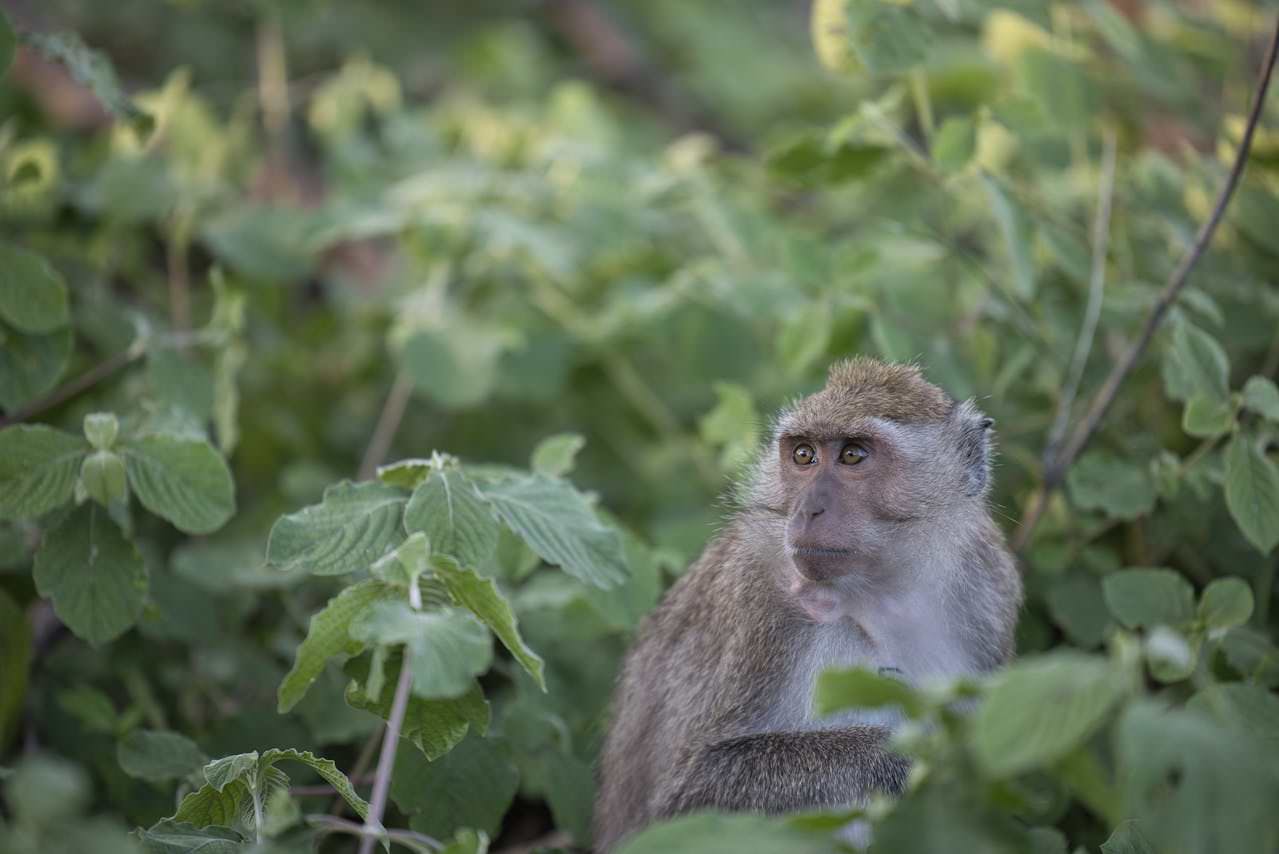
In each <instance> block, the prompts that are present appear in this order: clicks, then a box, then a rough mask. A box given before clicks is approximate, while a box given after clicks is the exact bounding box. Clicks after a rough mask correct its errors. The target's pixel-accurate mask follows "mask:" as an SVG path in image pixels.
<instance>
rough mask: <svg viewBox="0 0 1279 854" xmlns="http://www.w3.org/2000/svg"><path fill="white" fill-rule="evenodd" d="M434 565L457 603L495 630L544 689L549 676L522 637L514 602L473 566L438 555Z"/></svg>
mask: <svg viewBox="0 0 1279 854" xmlns="http://www.w3.org/2000/svg"><path fill="white" fill-rule="evenodd" d="M433 566H434V569H435V573H436V576H437V577H438V578H439V579H440V581H442V582H444V586H445V587H446V588H448V591H449V595H451V596H452V597H453V599H454V601H456V602H457V604H459V605H461V606H462V607H463V608H466V609H467V610H469V611H470V612H471V613H472V614H474V615H475V616H477V617H479V618H480V619H481V620H482V621H483V622H484V624H485V625H486V626H488V627H489V628H490V629H492V630H493V634H495V635H497V637H498V639H499V640H501V641H502V645H503V646H505V647H506V648H507V649H508V650H510V653H511V655H513V656H514V657H515V660H516V661H518V662H519V663H520V665H521V666H522V667H523V668H524V669H525V670H527V671H528V673H529V675H530V676H532V677H533V679H534V681H536V682H537V684H538V686H539V687H540V688H541V689H542V690H543V691H545V690H546V679H545V677H544V676H543V675H542V667H543V664H542V658H541V656H539V655H538V654H537V653H535V652H533V650H531V649H529V647H528V645H527V644H526V643H525V642H524V638H522V637H520V629H519V621H518V620H517V619H516V617H515V612H514V611H513V610H512V609H511V604H510V603H509V602H507V601H506V597H505V596H503V595H502V593H501V591H499V590H498V589H497V584H496V583H495V582H494V581H493V579H491V578H485V577H483V576H482V575H480V574H479V573H478V572H476V571H475V570H473V569H463V568H462V567H460V566H458V565H457V564H456V563H455V562H454V561H452V560H449V559H448V558H446V557H439V556H437V557H436V558H435V559H434V562H433Z"/></svg>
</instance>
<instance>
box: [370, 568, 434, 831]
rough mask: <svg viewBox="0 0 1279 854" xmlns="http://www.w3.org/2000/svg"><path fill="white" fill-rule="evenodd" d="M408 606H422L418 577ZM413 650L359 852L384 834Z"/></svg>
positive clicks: (399, 685) (389, 723) (398, 686)
mask: <svg viewBox="0 0 1279 854" xmlns="http://www.w3.org/2000/svg"><path fill="white" fill-rule="evenodd" d="M409 605H411V606H412V607H413V610H415V611H417V610H420V609H421V608H422V593H421V591H420V590H419V589H418V586H417V579H416V578H414V579H413V582H412V584H410V585H409ZM411 655H412V650H410V649H409V648H408V647H407V646H406V647H404V656H403V658H401V660H400V678H399V679H398V680H397V681H396V683H395V698H394V699H393V700H392V701H391V714H390V717H388V718H387V720H386V732H385V733H384V734H383V736H382V752H381V754H380V755H379V756H378V761H377V772H376V773H375V774H374V777H373V795H372V797H371V798H370V800H369V813H368V816H367V817H366V818H365V819H364V837H363V838H362V839H361V840H360V854H373V845H374V843H376V842H377V840H378V839H379V838H380V837H381V836H382V835H383V834H385V833H386V829H385V828H383V827H382V814H383V813H384V812H385V811H386V795H387V792H388V791H389V790H390V788H391V771H392V770H393V769H394V768H395V752H396V750H397V749H398V748H399V746H400V729H401V728H402V727H403V726H404V715H405V713H406V712H407V711H408V707H409V694H410V693H411V692H412V690H413V670H412V668H411V667H409V663H410V656H411Z"/></svg>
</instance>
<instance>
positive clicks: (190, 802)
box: [170, 780, 253, 827]
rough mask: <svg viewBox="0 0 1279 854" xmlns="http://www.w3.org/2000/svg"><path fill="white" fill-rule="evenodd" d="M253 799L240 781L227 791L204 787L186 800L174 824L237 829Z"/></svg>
mask: <svg viewBox="0 0 1279 854" xmlns="http://www.w3.org/2000/svg"><path fill="white" fill-rule="evenodd" d="M252 797H253V796H252V794H250V792H249V787H248V786H247V785H245V784H244V783H242V782H240V781H238V780H237V781H235V782H233V783H231V784H230V785H228V786H227V787H226V788H225V789H217V788H215V787H213V786H208V785H206V786H201V787H200V788H199V789H197V790H196V791H194V792H191V793H190V794H188V795H187V796H186V797H184V798H183V799H182V802H181V803H179V804H178V811H177V812H175V813H174V814H173V815H172V816H171V817H170V820H172V821H174V822H181V823H183V824H190V825H192V826H194V827H209V826H210V825H212V826H215V827H235V826H236V825H237V824H239V823H240V818H241V813H242V812H243V810H244V807H245V805H246V804H248V803H251V802H252Z"/></svg>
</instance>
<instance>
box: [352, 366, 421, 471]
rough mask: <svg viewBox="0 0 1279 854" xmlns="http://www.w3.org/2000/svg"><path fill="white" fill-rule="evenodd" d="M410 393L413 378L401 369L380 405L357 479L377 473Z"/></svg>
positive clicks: (407, 403) (411, 391)
mask: <svg viewBox="0 0 1279 854" xmlns="http://www.w3.org/2000/svg"><path fill="white" fill-rule="evenodd" d="M412 394H413V380H412V378H410V377H409V374H408V372H407V371H405V370H403V369H401V370H400V372H399V374H397V375H396V377H395V382H394V383H393V384H392V385H391V391H390V392H389V393H388V394H387V396H386V403H384V404H383V405H382V414H381V415H379V416H378V419H377V426H376V427H374V428H373V438H371V439H369V446H368V448H366V449H365V451H364V459H363V460H361V461H360V470H359V474H357V475H356V479H357V480H371V479H372V478H373V476H374V475H375V474H377V467H378V466H380V465H382V462H383V461H384V460H385V459H386V452H387V451H389V450H390V449H391V442H392V441H393V440H394V439H395V433H396V431H397V430H399V429H400V422H401V421H402V420H403V419H404V410H405V409H406V408H407V407H408V405H409V397H410V396H411V395H412Z"/></svg>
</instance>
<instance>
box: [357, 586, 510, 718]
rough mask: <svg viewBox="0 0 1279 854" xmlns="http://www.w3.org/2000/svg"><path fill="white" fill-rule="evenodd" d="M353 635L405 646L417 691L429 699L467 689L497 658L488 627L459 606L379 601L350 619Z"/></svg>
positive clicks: (454, 695)
mask: <svg viewBox="0 0 1279 854" xmlns="http://www.w3.org/2000/svg"><path fill="white" fill-rule="evenodd" d="M350 634H351V637H352V638H353V639H354V640H357V641H360V642H361V643H365V644H383V645H387V646H393V645H399V644H404V645H406V646H407V647H408V649H409V650H410V652H411V653H412V654H411V656H410V657H409V666H410V667H411V668H412V669H413V693H414V694H416V695H417V696H419V697H422V698H423V699H427V700H437V699H451V698H454V697H459V696H461V695H462V694H464V693H466V691H467V690H468V689H469V688H470V686H471V684H472V682H473V681H474V678H475V677H476V676H479V675H480V674H481V673H483V672H484V671H486V670H488V668H489V664H490V663H491V662H492V660H493V638H492V636H491V635H490V634H489V632H488V629H486V628H485V627H484V626H483V625H482V624H481V623H480V622H479V620H477V619H476V618H475V616H474V615H473V614H471V613H470V612H468V611H463V610H461V609H458V608H440V609H437V610H432V611H414V610H413V608H412V607H411V606H410V605H409V603H407V602H404V601H383V602H376V603H374V604H373V605H372V606H371V607H370V608H368V609H367V610H366V611H364V612H362V613H361V614H360V615H359V616H358V617H357V618H356V619H355V620H354V621H353V622H352V623H351V628H350Z"/></svg>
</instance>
